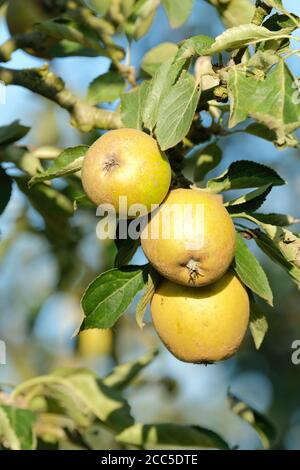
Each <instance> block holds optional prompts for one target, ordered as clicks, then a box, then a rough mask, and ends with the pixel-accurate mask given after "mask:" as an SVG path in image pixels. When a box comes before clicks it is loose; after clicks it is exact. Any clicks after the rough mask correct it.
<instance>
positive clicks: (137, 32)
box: [124, 0, 159, 40]
mask: <svg viewBox="0 0 300 470" xmlns="http://www.w3.org/2000/svg"><path fill="white" fill-rule="evenodd" d="M158 5H159V0H137V2H135V4H134V6H133V8H132V10H131V14H130V16H129V17H128V18H127V19H126V22H125V24H124V30H125V33H126V35H127V36H129V37H131V38H133V39H135V40H138V39H140V38H141V37H142V36H144V35H145V34H146V33H147V32H148V31H149V29H150V27H151V25H152V22H153V19H154V16H155V13H156V9H157V7H158Z"/></svg>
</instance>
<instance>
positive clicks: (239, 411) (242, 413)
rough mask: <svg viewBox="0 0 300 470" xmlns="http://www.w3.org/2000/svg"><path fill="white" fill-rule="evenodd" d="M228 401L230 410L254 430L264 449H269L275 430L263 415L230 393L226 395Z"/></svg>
mask: <svg viewBox="0 0 300 470" xmlns="http://www.w3.org/2000/svg"><path fill="white" fill-rule="evenodd" d="M228 400H229V404H230V408H231V410H232V411H233V412H234V413H235V414H236V415H237V416H239V417H240V418H242V419H243V420H244V421H246V422H247V423H249V424H250V425H251V426H252V427H253V428H254V429H255V431H256V432H257V434H258V435H259V437H260V439H261V442H262V444H263V447H264V449H266V450H267V449H270V448H271V446H272V445H273V444H274V442H275V439H276V430H275V428H274V426H273V424H272V423H270V421H269V420H268V419H267V418H266V417H265V416H264V415H262V414H261V413H259V412H258V411H256V410H255V409H254V408H252V407H250V406H249V405H248V404H247V403H245V402H244V401H241V400H240V399H239V398H238V397H236V396H235V395H233V394H232V393H231V392H229V393H228Z"/></svg>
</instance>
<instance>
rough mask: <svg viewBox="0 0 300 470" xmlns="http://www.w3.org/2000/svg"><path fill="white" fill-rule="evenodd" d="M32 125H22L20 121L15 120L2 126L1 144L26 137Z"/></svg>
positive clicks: (0, 131) (7, 143)
mask: <svg viewBox="0 0 300 470" xmlns="http://www.w3.org/2000/svg"><path fill="white" fill-rule="evenodd" d="M29 131H30V127H26V126H22V125H21V124H20V123H19V121H14V122H13V123H11V124H9V125H8V126H1V127H0V146H3V147H4V146H6V145H9V144H12V143H14V142H16V141H17V140H20V139H22V138H23V137H25V135H26V134H28V132H29Z"/></svg>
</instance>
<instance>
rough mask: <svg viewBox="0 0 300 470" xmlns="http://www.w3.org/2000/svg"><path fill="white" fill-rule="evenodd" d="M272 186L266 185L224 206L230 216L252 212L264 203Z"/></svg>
mask: <svg viewBox="0 0 300 470" xmlns="http://www.w3.org/2000/svg"><path fill="white" fill-rule="evenodd" d="M271 189H272V185H270V184H267V185H265V186H262V187H261V188H258V189H256V190H255V191H252V192H251V193H247V194H244V195H243V196H240V197H238V198H237V199H233V200H231V201H229V202H226V203H225V204H224V206H225V207H226V209H227V210H228V212H229V213H230V214H239V213H241V212H247V213H248V212H254V211H256V210H257V209H259V208H260V206H261V205H262V204H263V203H264V202H265V200H266V197H267V196H268V194H269V193H270V191H271Z"/></svg>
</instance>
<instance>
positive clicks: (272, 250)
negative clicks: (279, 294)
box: [254, 230, 300, 286]
mask: <svg viewBox="0 0 300 470" xmlns="http://www.w3.org/2000/svg"><path fill="white" fill-rule="evenodd" d="M254 240H255V242H256V244H257V245H258V246H259V248H260V249H261V250H262V251H263V252H264V253H265V254H266V255H267V256H268V257H269V258H271V259H272V260H273V261H274V262H275V263H276V264H278V265H279V266H281V267H282V268H283V269H284V270H285V271H286V272H287V273H288V274H289V276H290V277H291V278H292V279H293V280H294V281H295V282H296V283H297V285H299V286H300V269H299V268H297V267H295V266H294V265H293V264H291V263H289V262H288V261H287V260H286V259H285V258H284V256H283V254H282V253H281V251H280V250H279V249H278V247H277V246H276V245H275V243H274V242H273V241H272V240H271V239H270V237H268V235H266V234H265V233H263V232H262V231H260V230H259V231H256V232H255V238H254Z"/></svg>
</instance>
